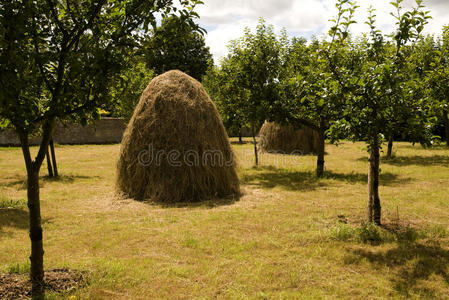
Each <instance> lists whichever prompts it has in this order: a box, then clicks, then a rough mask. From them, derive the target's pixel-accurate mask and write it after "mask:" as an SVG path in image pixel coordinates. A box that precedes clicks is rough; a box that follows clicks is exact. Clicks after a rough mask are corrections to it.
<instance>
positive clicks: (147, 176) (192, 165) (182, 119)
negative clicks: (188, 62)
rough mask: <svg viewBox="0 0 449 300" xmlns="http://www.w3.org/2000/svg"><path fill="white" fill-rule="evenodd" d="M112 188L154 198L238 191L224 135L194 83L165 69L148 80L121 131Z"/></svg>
mask: <svg viewBox="0 0 449 300" xmlns="http://www.w3.org/2000/svg"><path fill="white" fill-rule="evenodd" d="M117 188H118V190H119V191H120V192H123V193H124V194H125V195H126V196H128V197H131V198H134V199H138V200H143V199H149V200H151V201H155V202H181V201H183V202H193V201H201V200H207V199H211V198H214V197H225V196H231V195H232V196H236V195H238V194H239V192H240V190H239V180H238V177H237V173H236V170H235V161H234V155H233V152H232V149H231V145H230V143H229V139H228V136H227V134H226V131H225V128H224V126H223V123H222V121H221V119H220V116H219V114H218V111H217V109H216V107H215V105H214V103H213V102H212V101H211V100H210V98H209V96H208V94H207V93H206V91H205V90H204V88H203V86H202V85H201V84H200V83H199V82H198V81H196V80H195V79H193V78H192V77H190V76H188V75H186V74H184V73H183V72H181V71H169V72H166V73H164V74H162V75H160V76H157V77H156V78H154V79H153V80H152V81H151V82H150V84H149V85H148V86H147V88H146V89H145V90H144V92H143V94H142V96H141V98H140V100H139V103H138V104H137V107H136V109H135V110H134V114H133V116H132V118H131V120H130V122H129V124H128V126H127V128H126V130H125V133H124V135H123V139H122V144H121V149H120V157H119V161H118V175H117Z"/></svg>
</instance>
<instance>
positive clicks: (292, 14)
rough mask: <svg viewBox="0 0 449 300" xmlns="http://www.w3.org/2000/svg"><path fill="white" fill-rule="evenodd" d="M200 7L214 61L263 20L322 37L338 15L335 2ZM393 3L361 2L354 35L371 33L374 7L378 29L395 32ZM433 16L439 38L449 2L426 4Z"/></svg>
mask: <svg viewBox="0 0 449 300" xmlns="http://www.w3.org/2000/svg"><path fill="white" fill-rule="evenodd" d="M203 1H204V4H203V5H200V6H198V7H197V9H196V10H197V11H198V13H199V15H200V17H201V18H200V20H199V23H200V25H201V26H202V27H203V28H205V29H206V30H207V31H208V33H207V35H206V43H207V45H208V46H209V47H210V49H211V52H212V54H213V55H214V59H215V61H216V62H218V59H219V58H220V57H221V56H223V55H226V54H227V48H226V46H227V44H228V43H229V41H230V40H232V39H236V38H238V37H240V36H241V35H242V34H243V29H244V28H245V27H249V28H251V29H254V28H255V27H256V25H257V23H258V20H259V18H260V17H263V18H264V19H265V20H266V21H267V23H268V24H272V25H274V27H275V29H276V30H278V31H280V30H281V29H282V28H283V27H285V28H286V29H287V32H288V34H289V35H290V36H303V37H305V38H310V37H311V36H312V35H316V36H320V35H322V34H323V33H325V32H327V30H328V28H329V24H330V23H329V22H328V20H329V19H331V18H332V17H333V16H334V15H335V12H336V10H335V1H334V0H246V1H245V0H203ZM390 1H391V0H371V1H370V0H359V1H357V4H358V5H359V6H360V7H359V8H358V10H357V13H356V21H357V24H355V25H353V27H352V32H353V33H354V34H360V33H361V32H365V31H367V27H366V26H367V25H365V24H364V22H365V21H366V16H367V9H368V7H369V6H370V5H372V6H373V7H374V8H375V9H376V10H377V20H378V26H379V27H380V29H382V30H383V31H384V32H385V33H390V32H391V31H392V30H393V28H394V23H395V20H394V18H393V17H392V16H390V12H391V11H392V8H393V6H391V5H390V4H389V2H390ZM424 4H425V5H426V7H427V9H428V10H430V11H431V16H432V17H433V19H432V20H430V22H429V24H428V26H427V28H426V32H427V33H432V34H439V33H440V32H441V29H442V27H443V25H445V24H449V0H424ZM413 5H414V0H404V2H403V7H404V9H407V8H409V7H412V6H413Z"/></svg>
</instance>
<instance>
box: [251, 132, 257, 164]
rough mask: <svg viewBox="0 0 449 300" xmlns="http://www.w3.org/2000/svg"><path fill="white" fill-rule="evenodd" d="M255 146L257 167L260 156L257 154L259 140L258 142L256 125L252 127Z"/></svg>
mask: <svg viewBox="0 0 449 300" xmlns="http://www.w3.org/2000/svg"><path fill="white" fill-rule="evenodd" d="M252 135H253V144H254V158H255V164H256V166H257V165H258V164H259V156H258V154H257V140H256V130H255V129H254V125H253V126H252Z"/></svg>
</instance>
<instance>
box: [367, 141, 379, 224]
mask: <svg viewBox="0 0 449 300" xmlns="http://www.w3.org/2000/svg"><path fill="white" fill-rule="evenodd" d="M379 158H380V154H379V140H378V137H377V135H376V137H375V139H374V142H373V144H372V145H371V152H370V157H369V172H368V222H370V223H373V222H374V223H375V224H377V225H380V224H381V206H380V199H379Z"/></svg>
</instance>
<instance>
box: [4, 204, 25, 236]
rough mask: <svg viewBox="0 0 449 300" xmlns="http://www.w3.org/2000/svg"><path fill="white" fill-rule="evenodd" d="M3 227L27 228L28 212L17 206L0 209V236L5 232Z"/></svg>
mask: <svg viewBox="0 0 449 300" xmlns="http://www.w3.org/2000/svg"><path fill="white" fill-rule="evenodd" d="M4 227H14V228H18V229H27V228H28V212H27V211H25V210H23V209H17V208H2V209H0V238H1V237H2V236H3V235H5V234H6V233H5V232H4V230H3V228H4Z"/></svg>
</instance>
